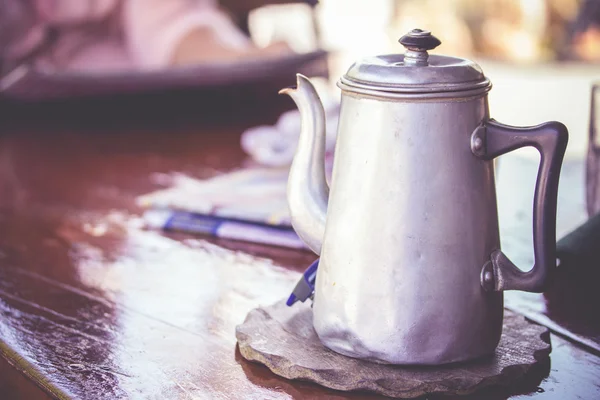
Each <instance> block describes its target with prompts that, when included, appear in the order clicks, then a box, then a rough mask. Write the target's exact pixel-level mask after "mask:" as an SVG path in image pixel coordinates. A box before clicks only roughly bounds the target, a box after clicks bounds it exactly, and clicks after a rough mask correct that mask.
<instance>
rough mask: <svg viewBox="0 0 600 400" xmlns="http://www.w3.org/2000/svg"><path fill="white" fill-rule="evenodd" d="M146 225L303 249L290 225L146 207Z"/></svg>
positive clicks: (304, 246) (304, 247) (303, 246)
mask: <svg viewBox="0 0 600 400" xmlns="http://www.w3.org/2000/svg"><path fill="white" fill-rule="evenodd" d="M144 221H145V223H146V225H147V226H148V227H150V228H155V229H164V230H171V231H181V232H187V233H195V234H203V235H211V236H215V237H219V238H224V239H232V240H242V241H246V242H252V243H261V244H268V245H273V246H281V247H289V248H292V249H307V247H306V245H305V244H304V242H302V240H300V238H299V237H298V235H297V234H296V232H294V230H293V229H292V228H288V227H284V226H275V225H267V224H264V223H260V222H249V221H242V220H238V219H232V218H224V217H217V216H213V215H205V214H199V213H193V212H188V211H179V210H171V209H150V210H148V211H146V212H145V213H144Z"/></svg>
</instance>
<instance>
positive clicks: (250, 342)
mask: <svg viewBox="0 0 600 400" xmlns="http://www.w3.org/2000/svg"><path fill="white" fill-rule="evenodd" d="M309 303H310V302H306V303H296V304H295V305H294V306H293V307H287V306H286V305H285V302H284V301H281V302H278V303H276V304H274V305H272V306H268V307H264V308H263V307H259V308H256V309H254V310H252V311H250V312H249V313H248V316H247V317H246V320H245V321H244V323H243V324H241V325H238V326H237V328H236V337H237V340H238V344H239V349H240V353H241V354H242V356H243V357H244V358H245V359H247V360H249V361H255V362H259V363H261V364H264V365H266V366H267V367H268V368H269V369H270V370H271V371H273V372H274V373H275V374H277V375H280V376H282V377H284V378H287V379H301V380H307V381H312V382H316V383H318V384H320V385H322V386H325V387H328V388H331V389H336V390H342V391H352V390H366V391H370V392H375V393H379V394H383V395H386V396H390V397H402V398H414V397H418V396H423V395H428V394H434V393H438V394H453V395H456V394H459V395H460V394H469V393H473V392H474V391H476V390H478V389H481V388H484V387H488V386H492V385H508V384H510V383H513V382H515V381H517V380H519V378H521V377H523V376H524V375H525V374H526V373H527V372H528V371H529V370H530V369H531V368H532V367H533V366H534V365H535V364H536V363H538V362H541V361H544V360H547V359H548V356H549V354H550V350H551V346H550V334H549V332H548V329H547V328H545V327H542V326H539V325H535V324H533V323H531V322H528V321H527V320H526V319H525V318H524V317H522V316H520V315H518V314H516V313H513V312H511V311H509V310H504V330H503V333H502V338H501V339H500V344H499V345H498V347H497V349H496V352H495V354H494V355H493V356H490V357H487V358H485V359H480V360H475V361H471V362H467V363H461V364H453V365H446V366H440V367H436V366H432V367H417V366H415V367H404V366H395V365H386V364H377V363H373V362H369V361H364V360H359V359H354V358H350V357H346V356H343V355H341V354H338V353H336V352H334V351H331V350H329V349H327V348H325V347H324V346H323V345H322V344H321V342H320V341H319V338H318V337H317V334H316V333H315V331H314V329H313V327H312V308H311V307H310V304H309Z"/></svg>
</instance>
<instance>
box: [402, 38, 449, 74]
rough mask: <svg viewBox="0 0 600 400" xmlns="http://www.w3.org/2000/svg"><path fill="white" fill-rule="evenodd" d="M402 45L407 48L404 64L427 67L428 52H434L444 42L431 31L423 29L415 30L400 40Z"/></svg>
mask: <svg viewBox="0 0 600 400" xmlns="http://www.w3.org/2000/svg"><path fill="white" fill-rule="evenodd" d="M398 42H400V44H401V45H403V46H404V47H406V52H405V53H404V64H406V65H415V66H426V65H429V64H428V63H427V59H428V58H429V53H427V50H433V49H435V48H436V47H438V46H439V45H440V44H442V42H441V41H440V39H438V38H436V37H435V36H433V35H432V34H431V32H429V31H424V30H423V29H413V30H412V31H410V32H408V33H407V34H406V35H404V36H402V37H401V38H400V40H398Z"/></svg>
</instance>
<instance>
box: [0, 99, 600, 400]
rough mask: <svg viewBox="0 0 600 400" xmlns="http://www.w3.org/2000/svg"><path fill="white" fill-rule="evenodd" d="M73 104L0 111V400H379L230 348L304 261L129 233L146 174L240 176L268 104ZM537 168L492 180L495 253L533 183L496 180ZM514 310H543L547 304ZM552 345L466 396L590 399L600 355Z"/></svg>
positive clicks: (517, 252) (254, 248)
mask: <svg viewBox="0 0 600 400" xmlns="http://www.w3.org/2000/svg"><path fill="white" fill-rule="evenodd" d="M194 101H195V100H194ZM279 102H283V103H282V104H285V106H286V107H290V106H291V104H290V103H285V101H284V100H283V99H280V100H279ZM83 103H84V102H74V103H68V102H67V103H61V104H59V105H54V106H51V107H50V106H44V107H42V106H38V105H22V104H12V103H10V104H2V105H1V106H0V116H1V118H0V119H1V120H2V121H0V126H1V132H0V232H1V234H0V354H1V355H2V357H1V362H0V364H1V365H0V398H2V399H38V398H39V399H46V398H58V399H289V398H294V399H315V398H323V399H371V398H372V399H375V398H380V397H377V396H373V395H370V394H367V393H343V392H337V391H333V390H327V389H324V388H321V387H319V386H317V385H315V384H312V383H308V382H297V381H288V380H285V379H283V378H279V377H278V376H276V375H274V374H272V373H271V372H270V371H269V370H268V369H267V368H265V367H263V366H261V365H258V364H253V363H250V362H247V361H245V360H244V359H242V357H241V356H240V354H239V351H238V350H237V349H236V340H235V326H236V325H237V324H239V323H240V322H242V321H243V319H244V318H245V316H246V314H247V312H248V311H249V310H251V309H252V308H254V307H257V306H258V305H268V304H271V303H274V302H276V301H278V300H280V299H282V298H284V297H285V296H286V295H287V294H288V293H289V291H290V289H291V288H292V287H293V285H294V284H295V281H296V280H297V279H298V277H299V276H300V273H301V271H302V270H303V269H304V268H305V267H306V266H307V265H308V264H309V263H310V262H312V261H313V260H314V257H315V256H314V255H313V254H311V253H308V252H302V251H293V250H285V249H279V248H275V247H267V246H260V245H251V244H244V243H241V242H233V241H225V240H218V239H210V238H205V237H191V236H186V235H165V234H163V233H161V232H156V231H149V230H145V229H144V228H143V226H142V224H141V220H140V215H141V210H140V209H138V208H137V207H136V205H135V199H136V197H137V196H139V195H141V194H144V193H148V192H150V191H152V190H156V189H158V188H159V186H158V184H157V183H156V180H155V179H154V178H153V177H154V176H156V174H160V173H170V172H173V171H176V172H180V173H183V174H186V175H189V176H192V177H198V178H204V177H209V176H214V175H217V174H220V173H224V172H227V171H232V170H236V169H239V168H243V167H244V165H247V163H248V160H247V159H246V157H245V155H244V153H243V152H242V150H241V149H240V147H239V139H240V133H241V132H242V131H243V130H244V129H245V128H247V127H249V126H253V125H256V124H262V123H273V122H274V121H275V120H276V118H277V115H278V113H279V112H280V111H281V109H277V106H276V105H268V104H267V103H268V101H267V100H266V99H265V100H264V101H258V102H256V103H257V104H255V106H254V107H252V105H251V104H246V106H247V107H244V112H241V111H239V112H236V113H234V112H233V110H228V109H225V110H224V109H223V105H222V104H221V105H219V107H220V108H218V109H217V108H216V107H217V106H215V105H214V104H211V103H213V102H212V101H208V102H202V101H200V100H198V101H197V102H195V103H194V102H193V101H191V100H190V98H189V96H186V95H181V94H177V95H172V96H170V97H168V98H165V97H164V96H163V97H161V98H160V99H158V100H148V99H131V98H128V99H125V100H124V99H104V100H102V101H96V102H87V103H86V104H83ZM190 103H192V104H194V107H195V108H192V107H191V106H189V104H190ZM275 103H277V102H275ZM211 106H213V107H215V108H213V109H211ZM186 107H187V108H186ZM125 110H127V111H125ZM190 114H191V115H192V117H190V116H189V115H190ZM140 121H142V122H140ZM519 163H521V164H519ZM511 165H512V166H513V167H511ZM511 168H513V169H511ZM514 168H516V169H514ZM535 168H536V162H535V160H527V159H521V158H518V157H514V158H513V159H512V161H511V159H507V160H506V163H504V164H502V163H501V164H500V169H499V174H502V173H504V174H505V175H504V177H505V179H504V180H502V179H500V178H499V181H500V182H499V186H501V187H500V188H499V202H500V203H503V202H504V198H505V197H506V198H509V197H510V198H511V199H512V200H511V202H510V203H504V204H510V205H509V207H508V208H506V207H505V209H504V211H502V210H501V215H503V217H504V218H506V219H508V221H507V222H504V223H502V226H503V228H502V229H503V231H502V234H503V239H504V237H507V240H506V241H505V242H506V247H507V249H506V250H507V252H508V253H509V255H511V256H514V257H515V259H518V260H522V261H523V262H525V263H526V262H528V257H529V253H528V252H529V251H530V248H529V246H528V245H527V240H528V237H529V236H530V235H531V221H530V220H529V217H528V215H530V214H527V212H529V213H530V211H524V213H525V214H523V213H519V212H516V211H515V210H516V209H512V208H510V207H516V206H515V204H516V203H519V204H524V207H525V208H528V207H530V205H531V201H530V199H529V198H528V197H527V196H529V193H530V192H531V193H533V178H531V180H529V179H522V180H523V182H522V183H519V182H518V181H517V180H511V179H509V178H508V176H509V175H510V174H511V173H512V174H513V175H518V176H521V174H520V172H519V171H521V170H528V171H533V175H532V176H534V175H535ZM511 171H512V172H511ZM515 171H517V172H516V173H515ZM582 171H583V161H581V160H571V161H567V162H566V164H565V168H564V170H563V182H569V185H570V189H569V190H566V191H564V193H562V192H561V193H562V194H561V196H563V198H561V208H560V210H559V211H560V212H559V219H560V218H563V220H565V221H567V222H564V223H562V225H561V223H559V229H563V230H564V231H565V232H566V231H568V230H569V229H571V228H574V227H575V226H576V225H577V224H578V223H581V222H582V221H583V220H584V216H582V214H581V211H580V207H583V205H582V203H581V198H583V194H582V193H581V191H582V190H583V188H582V186H581V185H582V182H583V178H582V176H583V175H582V173H583V172H582ZM511 181H514V182H516V183H514V184H511V183H510V182H511ZM511 185H512V186H511ZM561 185H562V183H561ZM521 186H523V187H527V190H526V191H523V193H524V194H523V195H519V196H521V197H515V196H516V195H515V193H517V192H519V193H521V191H518V190H516V189H519V187H521ZM503 193H504V194H503ZM515 198H517V200H514V199H515ZM517 208H518V207H517ZM512 215H514V216H512ZM560 227H562V228H560ZM521 237H524V238H525V239H523V240H520V238H521ZM521 242H524V243H525V244H523V245H520V243H521ZM513 303H519V301H516V302H513ZM521 303H523V304H529V305H530V306H531V304H534V305H536V304H537V306H538V308H539V307H542V308H543V304H544V298H543V296H541V297H539V296H538V297H534V298H531V299H529V298H528V299H525V300H522V301H521ZM515 307H516V308H517V309H518V304H517V306H515ZM580 314H582V312H579V311H578V309H577V308H574V309H573V312H571V313H570V315H571V316H572V317H573V318H577V315H580ZM550 317H552V315H551V313H550ZM584 319H585V318H584ZM551 340H552V346H553V350H552V354H551V361H550V364H549V365H541V366H540V368H538V369H537V370H536V371H535V373H533V374H531V376H528V377H527V378H526V379H524V380H523V381H521V382H519V383H516V384H515V385H514V386H513V387H510V388H495V389H494V390H492V391H488V392H486V393H485V395H482V394H477V395H474V396H471V398H481V397H478V396H484V397H483V398H488V399H504V398H509V397H510V398H513V397H514V398H521V397H523V398H526V397H535V398H540V399H575V398H581V399H593V398H600V357H598V355H597V354H594V352H593V351H590V350H589V349H588V348H586V347H585V346H582V345H579V344H576V343H574V342H572V341H571V340H569V339H567V338H565V337H564V336H559V335H555V334H553V335H552V336H551Z"/></svg>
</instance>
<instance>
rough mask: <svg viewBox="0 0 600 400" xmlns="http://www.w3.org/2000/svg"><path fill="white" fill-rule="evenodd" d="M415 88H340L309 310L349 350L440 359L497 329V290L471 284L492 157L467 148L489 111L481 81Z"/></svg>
mask: <svg viewBox="0 0 600 400" xmlns="http://www.w3.org/2000/svg"><path fill="white" fill-rule="evenodd" d="M342 89H343V88H342ZM415 97H416V96H411V97H410V98H402V97H401V96H399V97H398V98H389V97H378V96H374V95H370V94H360V93H356V92H349V91H343V92H342V101H341V109H340V122H339V126H338V135H337V143H336V149H335V158H334V166H333V174H332V179H331V185H330V193H329V202H328V211H327V220H326V224H325V233H324V237H323V242H322V249H321V259H320V263H319V270H318V274H317V279H316V288H315V297H314V305H313V307H314V321H313V322H314V327H315V330H316V332H317V334H318V336H319V338H320V340H321V341H322V343H323V344H324V345H325V346H327V347H329V348H330V349H332V350H334V351H336V352H339V353H342V354H345V355H348V356H351V357H358V358H363V359H369V360H373V361H378V362H385V363H393V364H442V363H449V362H457V361H463V360H467V359H473V358H477V357H480V356H483V355H486V354H490V353H492V352H493V351H494V349H495V347H496V346H497V344H498V341H499V339H500V335H501V331H502V317H503V297H502V292H501V291H486V290H484V288H483V287H482V285H481V274H482V266H483V265H484V264H485V263H486V262H487V261H489V259H490V254H492V253H493V252H494V251H495V250H497V249H499V248H500V243H499V233H498V215H497V207H496V193H495V187H494V171H493V161H492V160H483V159H481V158H479V157H476V156H475V155H474V154H473V152H472V149H471V135H472V133H473V132H474V130H475V129H476V128H477V127H478V126H481V125H482V123H484V122H485V121H486V120H487V119H488V115H489V112H488V103H487V93H481V91H480V92H479V93H475V94H474V95H473V96H470V97H468V96H467V97H465V96H462V97H455V98H453V97H450V96H446V97H445V98H444V97H441V98H440V97H438V98H436V97H432V96H426V95H425V96H422V97H421V98H419V97H416V98H415Z"/></svg>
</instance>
